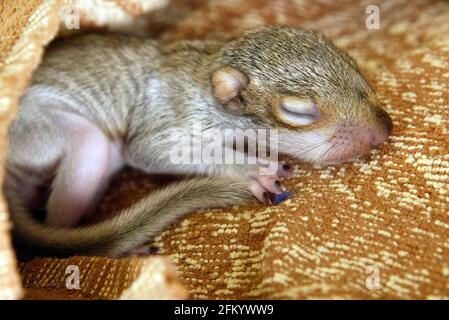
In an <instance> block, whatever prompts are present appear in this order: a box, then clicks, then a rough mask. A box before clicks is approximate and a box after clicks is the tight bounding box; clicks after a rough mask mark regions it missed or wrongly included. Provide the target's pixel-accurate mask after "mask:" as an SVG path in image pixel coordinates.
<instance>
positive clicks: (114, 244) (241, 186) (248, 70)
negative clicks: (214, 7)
mask: <svg viewBox="0 0 449 320" xmlns="http://www.w3.org/2000/svg"><path fill="white" fill-rule="evenodd" d="M197 122H201V123H202V124H203V127H204V128H212V127H214V128H235V127H239V128H272V129H277V130H278V137H279V143H278V146H277V148H278V150H279V152H281V153H284V154H288V155H290V156H293V157H296V158H298V159H301V160H304V161H307V162H313V163H338V162H342V161H346V160H349V159H351V158H353V157H356V156H358V155H361V154H363V153H366V152H367V151H368V150H370V149H371V148H373V147H375V146H377V145H378V144H380V143H381V142H383V141H385V140H386V139H387V137H388V136H389V134H390V133H391V130H392V122H391V120H390V118H389V116H388V114H387V113H386V112H385V111H384V110H382V109H381V108H380V107H379V104H378V101H377V99H376V95H375V93H374V91H373V90H372V88H371V87H370V86H369V84H368V82H367V81H366V80H365V78H364V77H363V76H362V75H361V73H360V71H359V69H358V67H357V63H356V62H355V60H354V59H353V58H351V57H350V56H349V55H348V54H346V53H345V52H343V51H342V50H340V49H338V48H337V47H335V46H334V45H333V44H332V43H331V42H330V41H329V40H327V39H326V38H325V37H324V36H323V35H318V34H316V33H313V32H311V31H306V30H303V29H300V28H291V27H262V28H258V29H255V30H252V31H248V32H246V33H244V34H242V35H240V36H238V37H236V38H234V39H231V40H229V41H227V42H216V41H181V42H176V43H168V44H167V43H166V44H164V43H161V42H158V41H156V40H150V39H143V38H139V37H132V36H123V35H101V36H100V35H82V36H76V37H74V38H68V39H63V40H59V41H56V42H55V43H53V44H52V45H51V46H50V47H49V48H48V50H47V53H46V56H45V59H44V62H43V63H42V65H41V66H40V68H39V69H38V70H37V71H36V73H35V75H34V78H33V82H32V84H31V85H30V87H29V88H28V90H27V91H26V93H25V95H24V96H23V98H22V99H21V104H20V108H19V111H18V114H17V117H16V119H15V120H14V121H13V123H12V124H11V127H10V130H9V151H8V156H7V160H6V176H5V183H4V186H3V190H4V193H5V195H6V198H7V201H8V205H9V209H10V212H11V219H12V221H13V226H14V228H13V236H14V241H15V242H16V244H18V245H19V246H25V247H27V248H28V249H31V250H32V252H33V253H36V254H38V253H39V254H45V255H57V256H67V255H73V254H80V255H106V256H111V257H117V256H120V255H122V254H124V253H126V252H129V251H132V250H133V249H134V248H136V247H138V246H139V245H142V244H143V243H145V242H147V241H148V240H149V239H151V238H152V237H154V236H155V235H157V234H158V233H160V232H161V231H162V230H163V229H164V228H166V227H167V226H168V225H169V224H170V223H172V222H174V221H175V220H176V219H177V218H179V217H180V216H182V215H184V214H186V213H188V212H191V211H193V210H195V209H199V208H203V207H222V206H229V205H239V204H244V203H247V202H249V201H252V200H253V199H258V200H260V201H262V202H264V203H268V202H269V196H268V195H269V194H279V193H281V192H282V186H281V184H280V182H279V177H281V176H287V175H289V173H290V172H291V170H289V167H288V165H282V163H280V164H278V166H279V169H278V170H277V172H276V173H273V174H271V175H261V174H259V166H258V165H249V164H243V165H237V164H236V165H229V164H223V165H220V164H189V165H174V164H172V162H171V161H170V156H169V154H170V148H171V147H172V145H173V143H174V142H173V141H171V140H170V139H168V137H169V135H170V134H171V133H172V132H173V131H174V130H178V129H179V128H182V129H185V130H190V129H189V128H191V127H192V124H193V123H197ZM124 165H129V166H131V167H134V168H138V169H140V170H143V171H145V172H148V173H161V174H163V173H177V174H187V175H194V177H193V178H191V179H188V180H185V181H181V182H179V183H175V184H172V185H169V186H167V187H166V188H164V189H162V190H160V191H158V192H155V193H153V194H151V195H149V196H147V197H146V198H145V199H143V200H141V201H139V202H138V203H136V204H134V205H133V206H132V207H131V208H129V209H126V210H124V211H123V212H121V213H120V214H118V215H117V216H116V217H114V218H111V219H109V220H106V221H103V222H100V223H98V224H95V225H88V226H82V227H74V226H76V225H77V223H79V221H80V219H82V218H83V217H85V216H86V215H88V214H89V213H91V212H92V211H93V210H94V209H95V205H96V204H97V202H98V199H99V198H100V197H101V195H102V194H103V191H104V190H105V188H106V187H107V185H108V181H109V179H110V177H111V176H112V175H113V174H114V173H116V172H117V171H118V170H119V169H121V168H122V167H123V166H124ZM42 207H45V211H46V216H45V221H44V222H43V221H39V219H37V218H36V214H35V212H36V211H37V210H39V208H42Z"/></svg>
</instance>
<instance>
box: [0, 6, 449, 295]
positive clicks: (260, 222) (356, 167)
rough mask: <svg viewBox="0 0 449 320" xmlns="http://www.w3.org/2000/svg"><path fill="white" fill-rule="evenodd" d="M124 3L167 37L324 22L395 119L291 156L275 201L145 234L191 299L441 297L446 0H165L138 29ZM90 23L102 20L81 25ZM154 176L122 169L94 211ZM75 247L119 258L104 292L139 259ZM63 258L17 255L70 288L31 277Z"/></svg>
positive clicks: (139, 190) (447, 259) (448, 193)
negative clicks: (374, 9)
mask: <svg viewBox="0 0 449 320" xmlns="http://www.w3.org/2000/svg"><path fill="white" fill-rule="evenodd" d="M111 2H117V3H118V2H120V1H119V0H116V1H111ZM368 5H377V6H378V7H379V8H380V24H381V25H380V26H381V29H379V30H369V29H367V28H366V26H365V21H366V18H367V16H368V15H367V13H366V11H365V10H366V9H367V7H368ZM134 14H135V16H136V18H135V19H136V20H135V21H136V25H135V26H133V24H132V21H131V22H130V24H128V25H127V26H126V28H125V29H126V31H127V32H130V31H131V32H137V33H147V34H150V35H152V36H160V37H162V38H164V39H167V40H170V39H183V38H200V39H201V38H222V37H224V36H232V35H236V34H238V33H239V32H241V31H243V30H245V29H248V28H251V27H254V26H257V25H265V24H288V25H301V26H303V27H306V28H309V29H315V30H318V31H322V32H324V33H325V34H326V35H327V36H328V37H329V38H331V39H332V40H334V41H335V43H336V44H337V45H339V46H341V47H342V48H344V49H346V50H347V51H348V52H350V53H351V54H352V55H353V56H354V57H355V58H356V59H357V61H358V62H359V65H360V67H361V69H362V70H363V72H364V73H365V74H366V76H367V78H368V79H369V80H370V82H371V83H372V85H373V87H374V88H375V90H376V91H377V94H378V97H379V99H380V101H381V104H382V106H383V107H384V108H385V109H386V110H387V111H388V112H389V113H390V115H391V117H392V119H393V122H394V125H395V128H394V132H393V136H392V137H391V138H390V139H389V141H388V142H387V143H385V144H384V145H382V146H381V147H380V148H379V149H378V150H374V151H372V152H371V153H370V154H369V155H367V156H366V157H363V158H362V159H360V160H358V161H356V162H354V163H348V164H343V165H338V166H328V167H312V166H308V165H304V164H301V163H300V162H298V161H293V162H292V164H293V165H294V167H295V169H296V172H295V175H294V177H292V178H288V179H286V180H285V181H284V183H285V185H286V187H287V188H288V190H289V191H292V192H293V193H294V196H293V197H292V199H290V200H288V201H286V202H284V203H282V204H281V205H279V206H274V207H265V206H262V205H254V206H247V207H240V208H233V209H230V210H205V211H204V212H201V213H194V214H191V215H188V216H187V217H186V218H185V219H182V221H180V222H179V223H178V224H176V225H174V226H173V227H172V228H171V229H170V230H168V231H167V232H165V233H164V234H163V235H161V236H160V237H158V238H157V239H156V241H155V242H154V243H153V244H152V246H154V247H155V250H157V251H158V254H162V255H165V256H167V257H168V258H169V259H170V260H171V261H172V263H173V264H174V265H175V267H176V270H177V274H178V277H179V279H180V280H181V282H182V283H183V284H184V285H185V286H186V288H187V289H188V291H189V293H190V297H192V298H196V299H201V298H226V299H228V298H276V299H277V298H355V299H357V298H359V299H371V298H383V299H389V298H399V299H406V298H449V208H448V203H449V185H448V179H449V178H448V173H449V139H448V119H449V108H448V101H449V99H448V98H449V97H448V95H449V91H448V83H449V62H448V61H449V24H448V23H447V21H449V4H448V3H447V2H445V1H430V0H418V1H413V2H410V1H406V0H395V1H386V0H385V1H354V0H346V1H332V0H329V1H326V0H322V1H308V0H298V1H287V0H278V1H269V0H257V1H255V0H254V1H253V0H232V1H209V2H207V1H186V2H183V1H174V4H173V7H170V6H169V7H167V8H161V9H159V10H158V11H156V12H154V13H153V14H148V15H146V17H147V19H149V22H148V23H146V24H143V25H144V27H142V22H141V21H142V18H138V17H139V16H140V14H139V12H138V11H134ZM137 21H139V23H137ZM130 25H131V26H132V27H130ZM96 26H97V27H99V28H100V29H102V30H104V29H105V28H106V29H108V28H109V29H111V27H108V26H106V27H105V25H104V23H103V24H101V23H96V22H95V21H90V22H89V23H87V22H86V23H85V24H82V28H84V29H88V28H92V27H96ZM134 27H135V29H134ZM3 124H4V122H2V126H1V127H2V128H3V127H4V125H3ZM2 130H3V129H2ZM154 187H155V182H154V179H153V177H148V176H145V175H143V174H140V173H137V172H134V171H126V172H124V173H123V174H122V175H121V176H120V177H119V178H118V179H117V180H115V181H114V183H113V186H112V188H111V190H110V191H109V193H108V195H107V196H106V197H105V200H104V202H103V203H102V205H101V206H100V209H99V216H102V215H108V214H111V213H112V212H116V211H117V210H119V209H120V208H123V207H126V206H127V205H129V203H131V202H133V201H135V200H136V199H137V198H139V197H141V196H143V195H144V194H145V193H147V192H151V190H152V189H153V188H154ZM0 248H1V247H0ZM71 259H80V258H76V257H74V258H71ZM82 259H86V260H83V261H88V262H89V263H90V265H89V266H91V267H93V268H97V269H98V270H101V268H102V267H103V266H105V265H107V264H109V263H110V264H116V265H122V263H123V266H124V267H123V268H117V269H116V270H114V271H110V274H111V275H110V277H111V282H110V283H108V284H104V286H107V287H108V288H109V289H105V291H107V292H109V290H113V289H111V288H117V289H116V290H118V291H121V290H124V288H125V287H126V286H127V285H130V286H131V288H133V287H134V286H133V285H131V282H127V283H126V285H124V284H123V281H122V280H117V279H123V276H124V275H129V274H131V273H132V272H135V271H132V270H136V269H135V267H133V266H136V264H138V263H140V262H138V261H145V260H147V259H144V260H140V259H137V258H130V259H127V260H123V261H120V260H110V259H104V258H82ZM69 260H70V259H69ZM70 261H72V260H70ZM77 261H78V260H77ZM68 262H69V261H68V260H67V261H66V260H56V259H50V258H43V259H39V260H35V261H32V262H28V263H26V264H24V265H22V268H21V270H22V275H23V279H24V284H25V287H26V288H28V289H29V291H28V292H40V293H41V294H42V292H44V293H45V295H46V296H47V297H49V296H52V297H67V296H68V295H70V294H71V293H68V292H67V290H64V283H63V281H62V278H60V280H58V281H55V282H51V284H50V283H49V282H45V281H38V280H36V279H39V278H40V277H43V275H52V274H53V273H52V271H48V270H45V268H44V267H42V266H43V265H53V264H58V263H59V264H60V265H64V266H65V265H66V263H68ZM36 264H37V265H39V266H40V267H39V268H33V267H32V266H33V265H36ZM133 268H134V269H133ZM58 272H60V271H58ZM144 274H145V273H141V275H144ZM150 276H154V274H153V273H152V272H150ZM130 278H131V279H139V278H140V277H139V276H136V277H131V276H130ZM33 279H34V280H33ZM89 281H90V280H88V281H87V282H88V283H86V286H88V287H89V286H90V285H91V283H90V282H89ZM120 281H122V282H120ZM139 283H140V284H139ZM97 284H98V283H97ZM98 285H100V284H98ZM145 287H146V286H145V280H137V284H136V286H135V287H134V288H135V289H134V290H135V291H134V292H141V293H142V292H143V288H145ZM165 288H167V287H165ZM140 290H142V291H140ZM161 290H162V289H161ZM167 290H168V289H167ZM100 292H101V290H97V291H93V292H91V293H86V291H82V290H81V293H80V295H78V296H77V298H90V299H91V298H117V297H119V296H120V295H121V293H117V294H115V295H106V296H105V295H103V296H102V295H101V294H100ZM124 294H125V293H124ZM142 295H143V293H142ZM125 296H126V294H125ZM137 296H139V293H137ZM180 296H182V295H180ZM31 297H33V296H32V295H31ZM34 297H37V296H34ZM39 297H42V295H41V296H39Z"/></svg>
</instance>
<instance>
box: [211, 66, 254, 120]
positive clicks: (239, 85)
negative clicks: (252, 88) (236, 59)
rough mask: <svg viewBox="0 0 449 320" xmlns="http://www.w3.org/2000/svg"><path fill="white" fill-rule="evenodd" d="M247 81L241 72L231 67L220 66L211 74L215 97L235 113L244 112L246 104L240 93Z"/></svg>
mask: <svg viewBox="0 0 449 320" xmlns="http://www.w3.org/2000/svg"><path fill="white" fill-rule="evenodd" d="M248 83H249V80H248V78H247V77H246V76H245V75H244V74H243V73H242V72H240V71H238V70H236V69H234V68H231V67H223V68H220V69H218V70H216V71H214V73H213V74H212V88H213V90H214V95H215V98H217V100H218V101H219V102H220V103H222V104H223V105H224V106H225V108H226V109H227V110H228V111H229V112H231V113H232V114H235V115H242V114H243V113H244V112H245V107H246V105H245V103H244V102H243V101H242V99H241V97H240V93H241V91H242V90H244V89H245V88H246V86H247V85H248Z"/></svg>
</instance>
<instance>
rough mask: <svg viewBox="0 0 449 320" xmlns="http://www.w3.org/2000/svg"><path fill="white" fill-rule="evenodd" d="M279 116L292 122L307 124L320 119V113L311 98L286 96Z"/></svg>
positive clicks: (301, 124) (300, 124)
mask: <svg viewBox="0 0 449 320" xmlns="http://www.w3.org/2000/svg"><path fill="white" fill-rule="evenodd" d="M279 116H280V117H281V118H282V119H283V120H284V121H286V122H288V123H290V124H293V125H298V126H305V125H310V124H312V123H314V122H316V121H318V120H319V118H320V113H319V111H318V108H317V107H316V105H315V103H314V102H313V101H311V100H310V99H299V98H296V97H286V98H283V99H282V101H281V104H280V108H279Z"/></svg>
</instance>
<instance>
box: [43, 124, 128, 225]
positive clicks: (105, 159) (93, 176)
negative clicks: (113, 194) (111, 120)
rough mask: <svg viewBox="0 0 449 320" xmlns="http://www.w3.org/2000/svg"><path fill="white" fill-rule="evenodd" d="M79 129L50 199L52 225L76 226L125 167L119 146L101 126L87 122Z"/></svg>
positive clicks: (48, 217)
mask: <svg viewBox="0 0 449 320" xmlns="http://www.w3.org/2000/svg"><path fill="white" fill-rule="evenodd" d="M71 129H72V131H73V127H72V128H71ZM75 131H76V134H74V135H73V138H72V141H71V142H70V144H69V146H68V150H67V152H66V154H65V155H64V157H63V158H62V161H61V162H60V165H59V166H58V168H57V174H56V176H55V178H54V180H53V184H52V191H51V194H50V197H49V199H48V203H47V217H46V223H47V224H49V225H51V226H58V227H70V226H74V225H76V224H77V223H78V222H80V220H81V219H82V218H83V217H86V216H87V215H89V214H90V213H91V212H92V211H93V209H95V207H96V205H97V203H98V200H99V198H100V197H101V195H102V194H103V193H104V191H105V189H106V187H107V185H108V182H109V179H110V177H111V176H112V175H113V174H114V173H115V172H116V171H117V170H118V169H119V168H120V167H121V163H122V160H121V159H120V156H119V154H118V153H117V152H116V150H115V146H114V145H113V144H112V143H111V141H110V140H109V139H108V138H107V137H106V136H105V135H104V134H103V132H102V131H101V130H99V129H98V128H96V127H95V126H93V125H90V124H89V125H85V124H83V125H82V126H79V127H77V128H76V130H75Z"/></svg>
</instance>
